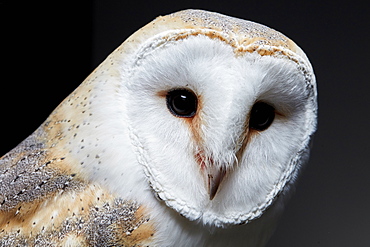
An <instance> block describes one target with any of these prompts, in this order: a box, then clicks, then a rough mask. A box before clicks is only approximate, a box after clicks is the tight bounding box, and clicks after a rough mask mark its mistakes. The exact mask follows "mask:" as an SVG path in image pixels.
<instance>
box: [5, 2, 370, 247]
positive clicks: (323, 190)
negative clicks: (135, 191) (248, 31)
mask: <svg viewBox="0 0 370 247" xmlns="http://www.w3.org/2000/svg"><path fill="white" fill-rule="evenodd" d="M15 2H16V1H1V0H0V18H1V19H0V21H1V22H0V23H1V24H0V25H1V38H0V40H1V61H2V63H1V66H0V72H1V78H2V79H1V88H0V94H1V97H0V110H1V114H0V124H1V126H0V127H1V128H0V131H1V139H0V156H1V155H2V154H5V153H6V152H7V151H8V150H9V149H11V148H12V147H14V146H15V145H17V144H18V143H19V142H20V141H22V140H23V139H24V138H26V137H27V136H28V135H29V134H31V133H32V132H33V131H34V130H35V129H36V128H37V127H38V126H39V125H40V124H41V123H42V122H43V121H44V120H45V119H46V118H47V116H48V115H49V114H50V112H51V111H52V110H53V109H54V108H55V107H56V106H57V105H58V104H59V103H60V102H61V101H62V100H63V99H64V98H65V97H66V96H67V95H68V94H69V93H70V92H72V91H73V89H74V88H76V87H77V86H78V85H79V84H80V83H81V82H82V81H83V79H84V78H85V77H86V76H87V75H88V74H89V73H90V72H91V71H92V70H93V69H94V68H95V67H96V66H97V65H98V64H99V63H100V62H101V61H102V60H103V59H104V58H105V57H106V56H107V55H108V54H109V53H110V52H111V51H112V50H114V49H115V48H116V47H117V46H118V45H119V44H120V43H121V42H122V41H124V40H125V39H126V38H127V37H128V36H129V35H130V34H132V33H133V32H134V31H136V30H137V29H138V28H140V27H142V26H143V25H145V24H146V23H148V22H149V21H151V20H152V19H154V18H155V17H156V16H158V15H160V14H167V13H171V12H174V11H177V10H181V9H186V8H200V9H207V10H212V11H216V12H220V13H224V14H228V15H231V16H236V17H240V18H243V19H248V20H252V21H256V22H259V23H262V24H265V25H267V26H270V27H272V28H274V29H276V30H279V31H281V32H282V33H284V34H285V35H287V36H288V37H290V38H292V39H293V40H294V41H295V42H296V43H298V44H299V45H300V46H301V47H302V48H303V50H304V51H305V52H306V53H307V55H308V57H309V58H310V60H311V62H312V64H313V66H314V69H315V72H316V76H317V82H318V85H319V130H318V132H317V134H316V136H315V142H314V148H313V152H312V155H311V160H310V163H309V165H308V166H307V168H306V170H305V171H304V174H303V175H302V177H301V178H300V181H299V183H298V187H297V192H296V194H295V196H294V197H293V198H292V200H291V201H290V203H289V204H288V206H287V208H286V211H285V214H284V216H283V218H282V220H281V222H280V224H279V227H278V229H277V230H276V233H275V235H274V236H273V237H272V239H271V241H270V244H269V247H272V246H286V247H291V246H292V247H295V246H303V247H311V246H337V247H342V246H343V247H347V246H370V237H369V234H370V214H369V209H370V196H369V195H370V179H369V178H370V164H369V162H368V157H369V153H370V145H369V142H368V140H369V139H370V138H369V137H370V131H369V129H368V126H369V123H370V121H369V116H368V115H367V111H368V110H369V106H370V104H369V100H368V95H369V92H370V81H369V79H368V74H369V71H370V69H369V62H368V58H367V57H368V56H369V55H370V51H369V43H370V42H369V41H370V39H369V37H370V36H369V28H370V27H369V21H368V20H369V16H370V15H369V14H370V13H369V12H368V11H367V9H368V6H367V4H366V3H365V2H364V1H362V3H363V4H361V2H360V1H359V2H356V1H331V2H330V1H326V2H325V1H296V0H292V1H235V0H228V1H223V0H215V1H205V0H197V1H182V2H181V3H180V2H179V1H174V0H169V1H161V2H160V1H153V0H151V1H149V0H147V1H130V2H128V1H104V0H100V1H94V2H86V3H85V4H82V2H81V1H74V2H75V4H72V3H68V4H67V3H64V2H60V3H56V2H54V1H49V3H47V4H46V3H40V2H37V3H36V2H32V1H28V2H29V3H27V4H24V3H15ZM77 3H78V4H77ZM365 4H366V5H365Z"/></svg>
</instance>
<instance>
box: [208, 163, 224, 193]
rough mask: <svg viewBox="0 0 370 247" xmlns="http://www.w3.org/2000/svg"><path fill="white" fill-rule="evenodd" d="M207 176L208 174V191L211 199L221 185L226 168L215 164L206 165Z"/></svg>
mask: <svg viewBox="0 0 370 247" xmlns="http://www.w3.org/2000/svg"><path fill="white" fill-rule="evenodd" d="M204 172H205V174H206V176H207V178H206V179H207V182H208V193H209V199H210V200H212V199H213V198H214V197H215V195H216V193H217V190H218V187H219V186H220V184H221V182H222V180H223V178H224V177H225V175H226V171H225V168H222V167H221V168H216V167H214V166H209V167H205V170H204Z"/></svg>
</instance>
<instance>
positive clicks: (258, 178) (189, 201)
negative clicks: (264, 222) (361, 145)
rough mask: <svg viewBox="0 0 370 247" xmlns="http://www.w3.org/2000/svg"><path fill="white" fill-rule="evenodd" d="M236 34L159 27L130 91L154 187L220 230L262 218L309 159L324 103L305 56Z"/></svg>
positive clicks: (143, 51) (137, 64)
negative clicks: (258, 45) (250, 45)
mask: <svg viewBox="0 0 370 247" xmlns="http://www.w3.org/2000/svg"><path fill="white" fill-rule="evenodd" d="M220 36H221V37H220ZM229 41H230V39H229V37H225V36H224V37H222V35H221V34H219V36H218V37H217V38H215V37H214V36H210V35H204V34H196V35H194V34H193V33H191V32H190V31H189V32H188V33H186V32H185V31H183V30H181V31H171V32H164V33H160V34H158V35H156V36H154V37H152V38H150V39H148V40H147V41H146V42H144V43H143V44H142V45H141V46H140V47H139V49H137V51H136V52H135V53H134V55H133V59H132V60H131V61H130V65H129V66H127V68H128V69H127V70H126V71H125V77H124V79H127V78H129V81H130V82H129V83H127V84H126V85H125V88H124V90H123V91H124V92H125V93H124V94H125V97H127V98H128V100H127V102H129V103H128V106H127V108H128V109H129V110H128V119H129V121H130V128H131V130H130V131H131V133H133V134H132V138H131V139H132V143H133V147H134V149H135V151H136V154H137V157H138V162H139V163H140V164H141V165H142V166H143V169H144V173H145V174H146V176H147V179H148V183H149V184H150V186H151V188H152V190H153V193H154V194H155V195H156V196H157V198H158V199H159V200H161V201H163V202H164V203H165V204H166V205H167V206H168V207H170V208H172V209H174V210H175V211H177V212H178V213H179V214H181V215H182V216H184V217H186V218H188V219H189V220H198V221H201V222H202V223H203V224H205V225H212V226H217V227H223V226H227V225H233V224H242V223H247V222H249V221H250V220H253V219H255V218H258V217H259V216H261V215H262V214H263V212H264V211H265V210H266V209H267V208H268V207H269V206H270V205H271V204H272V203H273V202H274V200H275V199H276V197H277V196H278V195H279V194H280V193H281V192H282V191H283V190H284V188H286V187H287V185H288V184H289V183H290V182H291V181H292V177H294V176H295V175H296V173H297V171H298V169H299V167H300V165H301V163H302V162H304V161H305V159H306V156H307V155H306V154H307V152H308V148H307V147H308V142H309V138H310V135H311V134H312V132H313V129H314V127H313V126H314V124H312V123H313V122H315V114H314V113H313V112H314V111H315V109H316V108H315V107H316V106H315V100H313V98H314V94H315V93H314V89H313V86H312V84H310V81H309V80H308V79H307V77H308V76H307V75H308V74H309V72H308V71H310V68H309V67H308V66H305V65H304V62H303V61H302V58H301V57H299V56H297V55H295V54H294V53H292V52H290V51H288V50H284V49H282V51H280V52H278V53H276V54H269V55H263V54H262V53H261V52H256V51H254V52H253V51H252V52H251V51H247V49H244V48H243V47H242V46H235V45H232V44H230V42H229ZM243 49H244V50H243ZM286 53H289V56H287V55H286ZM261 54H262V55H261ZM127 80H128V79H127Z"/></svg>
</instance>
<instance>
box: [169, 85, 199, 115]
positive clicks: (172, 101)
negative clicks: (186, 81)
mask: <svg viewBox="0 0 370 247" xmlns="http://www.w3.org/2000/svg"><path fill="white" fill-rule="evenodd" d="M166 100H167V107H168V109H169V110H170V112H171V113H172V114H173V115H175V116H177V117H193V116H194V115H195V113H196V111H197V105H198V100H197V96H196V95H195V94H194V93H193V92H191V91H189V90H186V89H175V90H172V91H169V92H168V93H167V95H166Z"/></svg>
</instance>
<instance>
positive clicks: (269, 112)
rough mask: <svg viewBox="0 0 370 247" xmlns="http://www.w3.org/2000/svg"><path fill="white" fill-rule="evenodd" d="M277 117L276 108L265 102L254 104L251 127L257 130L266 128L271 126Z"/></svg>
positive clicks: (250, 121)
mask: <svg viewBox="0 0 370 247" xmlns="http://www.w3.org/2000/svg"><path fill="white" fill-rule="evenodd" d="M274 118H275V109H274V107H272V106H271V105H269V104H267V103H264V102H257V103H255V104H254V106H253V108H252V111H251V116H250V120H249V127H250V128H252V129H255V130H259V131H262V130H265V129H267V128H268V127H270V125H271V123H272V121H274Z"/></svg>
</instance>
